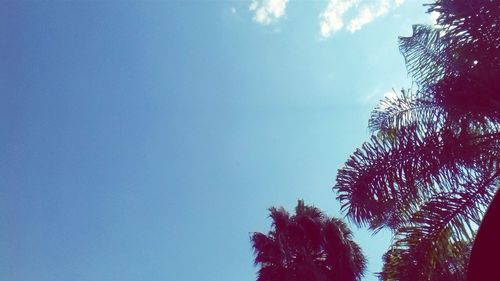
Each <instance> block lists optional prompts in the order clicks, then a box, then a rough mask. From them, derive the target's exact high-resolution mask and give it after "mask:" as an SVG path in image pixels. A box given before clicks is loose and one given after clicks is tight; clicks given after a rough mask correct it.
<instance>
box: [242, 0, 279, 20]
mask: <svg viewBox="0 0 500 281" xmlns="http://www.w3.org/2000/svg"><path fill="white" fill-rule="evenodd" d="M287 4H288V0H252V2H251V3H250V7H249V8H248V9H249V10H250V11H252V12H254V13H255V14H254V17H253V20H254V21H256V22H258V23H260V24H263V25H267V24H270V23H272V22H274V21H276V20H278V19H279V18H281V17H283V16H284V15H285V10H286V5H287Z"/></svg>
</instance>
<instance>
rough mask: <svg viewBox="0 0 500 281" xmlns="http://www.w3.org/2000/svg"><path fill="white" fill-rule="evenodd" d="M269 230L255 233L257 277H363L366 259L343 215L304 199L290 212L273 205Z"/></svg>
mask: <svg viewBox="0 0 500 281" xmlns="http://www.w3.org/2000/svg"><path fill="white" fill-rule="evenodd" d="M269 211H270V215H269V216H270V217H271V219H272V225H271V230H270V231H269V232H268V234H267V235H266V234H263V233H258V232H256V233H253V234H252V236H251V242H252V246H253V249H254V251H255V265H259V266H260V269H259V271H258V277H257V281H327V280H330V281H335V280H339V281H350V280H352V281H354V280H360V279H361V277H362V276H363V272H364V270H365V268H366V259H365V257H364V256H363V254H362V252H361V249H360V247H359V246H358V245H357V244H356V243H355V242H354V241H353V240H352V232H351V231H350V230H349V228H348V227H347V225H346V224H345V223H344V222H342V221H341V220H339V219H336V218H329V217H327V216H325V215H324V214H323V213H322V212H321V211H320V210H319V209H318V208H315V207H313V206H308V205H305V204H304V202H303V201H302V200H299V201H298V204H297V207H295V214H294V215H290V214H289V213H288V212H287V211H285V209H283V208H278V209H277V208H274V207H272V208H270V209H269Z"/></svg>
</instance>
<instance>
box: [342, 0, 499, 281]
mask: <svg viewBox="0 0 500 281" xmlns="http://www.w3.org/2000/svg"><path fill="white" fill-rule="evenodd" d="M429 12H439V14H440V16H439V17H438V20H437V23H438V27H437V28H435V27H430V26H423V25H416V26H414V27H413V35H412V36H411V37H402V38H400V50H401V53H402V54H403V56H404V58H405V61H406V65H407V69H408V73H409V75H411V77H412V78H413V80H414V81H415V85H416V86H415V87H414V88H413V89H410V90H403V91H401V94H399V95H396V96H395V97H388V98H386V99H385V100H383V101H381V102H380V104H379V106H378V107H377V108H376V109H375V110H374V111H373V113H372V115H371V118H370V121H369V128H370V130H371V131H372V132H373V136H372V137H371V139H370V141H368V142H366V143H365V144H363V145H362V146H361V148H360V149H357V150H356V151H355V152H354V154H353V155H352V156H351V157H350V158H349V159H348V160H347V162H346V164H345V167H343V168H342V169H340V170H339V172H338V175H337V182H336V185H335V187H334V190H336V191H337V192H338V199H339V200H340V201H341V203H342V208H343V209H344V210H345V211H346V212H347V216H348V218H349V219H351V220H352V221H353V222H355V223H356V224H357V225H360V226H362V225H368V226H369V227H370V228H371V229H373V230H378V229H380V228H384V227H388V228H390V229H392V230H393V232H394V235H395V237H394V242H393V245H392V246H391V248H390V250H389V251H388V252H387V253H386V255H385V256H384V269H383V272H381V273H380V275H379V277H380V279H381V280H463V279H464V278H465V277H464V276H465V270H466V266H465V264H466V263H467V257H468V255H467V254H464V253H467V252H468V250H466V249H469V248H470V245H471V243H472V241H473V239H474V235H475V230H476V229H477V226H478V225H479V223H480V222H481V219H482V217H483V215H484V212H485V209H486V206H487V205H488V204H489V202H490V201H491V199H492V197H493V195H494V193H495V191H496V190H497V188H498V187H499V185H500V170H499V165H500V83H498V81H497V80H498V79H499V77H500V28H499V23H500V2H498V1H486V0H477V1H467V0H455V1H453V0H440V1H436V2H435V3H433V4H430V5H429Z"/></svg>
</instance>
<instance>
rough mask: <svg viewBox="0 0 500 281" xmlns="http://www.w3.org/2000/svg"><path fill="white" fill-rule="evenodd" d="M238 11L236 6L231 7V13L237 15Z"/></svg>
mask: <svg viewBox="0 0 500 281" xmlns="http://www.w3.org/2000/svg"><path fill="white" fill-rule="evenodd" d="M236 13H237V11H236V8H235V7H231V14H233V15H235V14H236Z"/></svg>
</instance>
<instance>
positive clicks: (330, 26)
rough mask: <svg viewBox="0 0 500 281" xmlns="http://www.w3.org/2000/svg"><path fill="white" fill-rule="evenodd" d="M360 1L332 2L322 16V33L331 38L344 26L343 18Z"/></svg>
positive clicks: (338, 0)
mask: <svg viewBox="0 0 500 281" xmlns="http://www.w3.org/2000/svg"><path fill="white" fill-rule="evenodd" d="M358 2H359V0H330V2H329V3H328V6H326V9H325V10H324V11H323V12H322V13H321V14H320V18H321V22H320V33H321V36H323V37H330V35H332V34H333V33H335V32H337V31H338V30H340V29H342V27H343V26H344V21H343V16H344V14H345V13H346V12H347V11H348V10H349V9H350V8H351V7H352V6H354V5H357V4H358Z"/></svg>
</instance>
